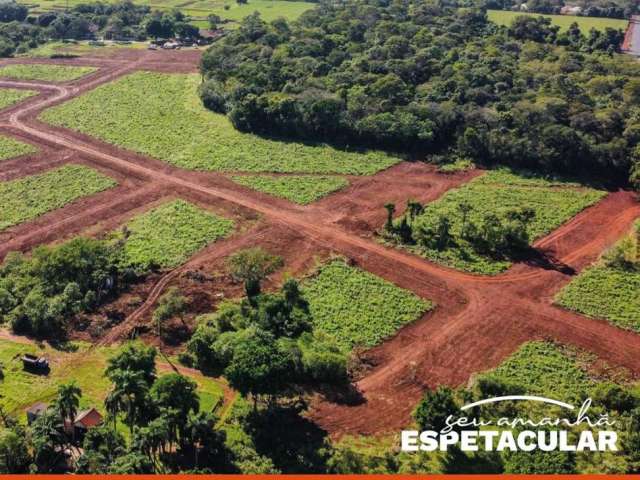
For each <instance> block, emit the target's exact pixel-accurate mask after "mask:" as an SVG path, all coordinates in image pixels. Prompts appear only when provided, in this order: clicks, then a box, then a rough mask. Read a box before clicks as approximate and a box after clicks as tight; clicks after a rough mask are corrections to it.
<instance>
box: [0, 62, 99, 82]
mask: <svg viewBox="0 0 640 480" xmlns="http://www.w3.org/2000/svg"><path fill="white" fill-rule="evenodd" d="M96 70H98V69H97V68H94V67H70V66H67V65H36V64H31V65H20V64H15V65H7V66H5V67H2V68H0V77H7V78H15V79H17V80H43V81H45V82H69V81H71V80H76V79H78V78H81V77H84V76H85V75H89V74H90V73H93V72H95V71H96Z"/></svg>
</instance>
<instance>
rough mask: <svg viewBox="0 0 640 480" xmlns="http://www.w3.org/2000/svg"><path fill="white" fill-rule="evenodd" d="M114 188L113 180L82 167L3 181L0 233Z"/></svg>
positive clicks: (0, 199)
mask: <svg viewBox="0 0 640 480" xmlns="http://www.w3.org/2000/svg"><path fill="white" fill-rule="evenodd" d="M115 185H116V182H115V181H114V180H113V179H111V178H109V177H106V176H104V175H102V174H101V173H98V172H97V171H95V170H92V169H90V168H87V167H84V166H82V165H65V166H64V167H61V168H58V169H55V170H49V171H47V172H44V173H40V174H37V175H31V176H28V177H23V178H19V179H17V180H11V181H9V182H1V183H0V205H2V208H1V209H0V231H2V230H4V229H5V228H8V227H11V226H13V225H17V224H19V223H22V222H26V221H27V220H31V219H34V218H36V217H38V216H40V215H43V214H45V213H47V212H50V211H51V210H55V209H57V208H61V207H64V206H65V205H67V204H68V203H71V202H73V201H74V200H77V199H78V198H81V197H86V196H88V195H92V194H94V193H98V192H101V191H103V190H107V189H108V188H111V187H113V186H115Z"/></svg>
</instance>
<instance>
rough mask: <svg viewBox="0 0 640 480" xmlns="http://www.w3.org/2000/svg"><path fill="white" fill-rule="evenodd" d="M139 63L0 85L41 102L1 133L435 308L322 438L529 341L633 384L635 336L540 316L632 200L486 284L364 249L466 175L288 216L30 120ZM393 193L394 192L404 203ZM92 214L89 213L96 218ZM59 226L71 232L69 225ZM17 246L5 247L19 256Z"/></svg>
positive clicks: (320, 408) (378, 428)
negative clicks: (229, 215) (188, 203)
mask: <svg viewBox="0 0 640 480" xmlns="http://www.w3.org/2000/svg"><path fill="white" fill-rule="evenodd" d="M148 61H149V60H148V56H146V55H143V56H142V58H141V59H138V60H137V61H135V62H131V63H127V64H123V65H121V64H120V63H113V64H109V65H107V64H106V63H105V64H103V69H102V71H101V72H100V73H99V74H96V75H92V76H91V78H89V79H87V80H86V81H85V82H82V81H80V82H76V83H75V84H74V85H52V84H43V83H41V82H40V83H38V84H34V83H29V82H10V81H0V86H7V87H17V88H37V89H39V90H40V91H41V95H39V96H38V97H37V98H34V99H31V100H29V101H26V102H24V105H23V106H21V107H20V108H14V109H11V110H10V111H9V112H8V115H0V120H1V119H2V118H6V121H7V123H8V126H10V127H11V129H13V130H16V131H19V132H21V133H22V134H24V135H25V136H28V138H33V139H37V140H38V141H40V142H42V143H43V144H46V145H50V146H52V147H53V148H57V149H62V150H69V151H74V152H77V153H79V154H80V155H81V156H82V157H83V158H86V159H89V161H94V162H95V163H96V165H101V166H108V168H111V169H113V170H115V171H118V172H120V174H122V175H125V176H131V177H134V178H136V179H138V180H139V181H140V182H141V183H142V184H143V185H145V187H143V188H149V189H150V190H153V189H155V188H160V187H162V188H170V189H173V190H175V191H182V192H186V193H188V194H189V195H194V196H197V197H198V198H199V199H202V201H206V202H210V204H211V205H219V204H220V203H221V202H224V203H226V204H230V205H235V206H237V207H238V208H241V209H244V210H246V211H251V212H255V213H258V214H260V215H261V216H262V217H263V221H264V222H266V223H267V224H274V225H276V224H281V225H283V226H286V227H287V228H290V229H292V230H295V231H296V232H299V233H300V234H302V235H304V236H305V238H306V240H307V241H308V242H309V243H310V244H313V245H316V246H318V247H319V248H323V249H326V250H328V251H333V252H336V253H339V254H342V255H345V256H347V257H349V258H351V259H353V260H354V261H355V263H356V264H358V265H359V266H360V267H362V268H364V269H366V270H368V271H371V272H373V273H375V274H377V275H379V276H381V277H383V278H385V279H388V280H390V281H392V282H394V283H396V284H397V285H399V286H401V287H403V288H407V289H410V290H412V291H414V292H415V293H417V294H418V295H420V296H422V297H425V298H429V299H432V300H434V301H435V302H436V304H437V308H436V309H435V311H434V312H431V313H429V314H427V315H425V316H424V317H423V318H422V319H420V320H418V321H416V322H414V323H413V324H411V325H409V326H407V327H406V328H404V329H402V330H401V331H400V332H399V333H398V334H397V335H396V336H395V337H394V338H392V339H390V340H389V341H387V342H385V343H383V344H382V345H380V346H378V347H376V348H374V349H372V350H371V351H370V352H369V355H370V357H371V358H372V360H373V363H374V364H375V366H374V368H373V369H372V370H371V371H370V372H369V373H368V374H367V375H366V376H365V377H364V378H363V379H362V380H361V381H360V382H359V383H358V384H357V387H358V388H359V390H360V391H361V392H362V394H363V401H362V402H361V403H360V404H359V405H355V406H354V405H350V406H348V405H340V404H336V403H330V402H327V401H318V402H317V403H316V404H315V405H314V409H313V411H312V413H311V416H312V417H313V418H314V419H315V421H316V422H317V423H318V424H319V425H321V426H322V427H324V428H326V429H327V430H328V431H330V432H331V433H332V434H335V435H342V434H345V433H351V434H358V433H366V434H371V433H380V432H386V431H397V429H399V428H401V427H402V426H403V425H405V424H406V423H407V421H408V420H409V415H410V412H411V409H412V408H413V406H414V405H415V403H416V402H417V400H418V399H419V397H420V395H421V393H422V391H423V390H424V389H425V388H427V387H434V386H437V385H440V384H448V385H460V384H462V383H465V382H466V381H468V379H469V377H470V376H471V375H472V374H473V373H475V372H477V371H480V370H484V369H488V368H492V367H495V366H496V365H498V364H499V363H500V361H502V360H503V359H504V358H505V357H506V356H508V355H509V354H510V353H512V352H514V351H515V350H516V349H517V348H518V347H519V346H520V345H521V344H522V343H523V342H525V341H527V340H531V339H541V338H551V339H556V340H558V341H561V342H564V343H569V344H574V345H577V346H579V347H581V348H585V349H587V350H590V351H593V352H595V353H596V354H597V355H599V356H600V357H602V358H603V359H604V360H607V361H609V362H612V363H613V364H615V365H620V366H624V367H626V368H628V369H629V370H630V371H631V372H632V373H633V374H636V375H640V356H638V355H634V354H633V352H638V351H640V336H638V335H636V334H633V333H629V332H626V331H623V330H620V329H618V328H615V327H613V326H611V325H610V324H608V323H606V322H602V321H597V320H590V319H587V318H584V317H581V316H578V315H574V314H572V313H570V312H566V311H563V310H561V309H559V308H556V307H554V306H552V305H551V303H552V298H553V294H554V293H555V292H557V290H558V289H559V288H561V287H562V286H563V285H564V284H566V283H567V282H568V281H569V280H570V279H571V274H572V272H577V271H579V270H580V269H582V268H584V266H586V265H587V264H588V263H589V262H592V261H593V260H594V259H595V258H597V256H598V255H599V254H600V253H601V251H602V250H603V249H604V248H606V247H607V246H609V245H611V244H613V243H614V242H615V241H616V239H617V238H619V236H620V235H621V234H622V233H623V232H624V231H626V230H628V229H629V228H630V226H631V224H632V222H633V220H634V219H635V218H637V217H638V216H640V204H638V202H637V200H636V199H635V197H634V195H633V194H632V193H630V192H625V191H618V192H612V193H611V194H610V195H609V196H608V197H607V198H606V199H605V200H603V201H602V202H600V203H598V204H597V205H595V206H593V207H590V208H588V209H586V210H585V211H584V212H583V213H581V214H580V215H578V216H576V217H575V218H574V219H572V220H571V221H570V222H568V223H567V224H565V225H563V226H562V227H560V228H559V229H557V230H556V231H555V232H553V233H552V234H551V235H549V236H547V237H546V238H543V239H541V240H539V241H538V242H536V244H535V247H536V248H537V249H538V250H539V251H540V252H541V258H540V259H539V260H538V261H536V262H531V263H530V264H517V265H515V266H514V267H513V268H512V269H510V270H509V271H507V272H506V273H504V274H502V275H498V276H495V277H486V276H478V275H472V274H468V273H464V272H460V271H456V270H453V269H449V268H446V267H443V266H440V265H436V264H434V263H431V262H428V261H426V260H424V259H422V258H419V257H416V256H414V255H411V254H409V253H406V252H403V251H399V250H396V249H392V248H388V247H385V246H383V245H381V244H379V243H377V242H376V241H375V240H372V239H371V238H368V237H369V236H370V231H371V226H372V225H375V224H376V223H377V222H379V219H380V215H381V214H382V213H381V212H382V209H379V208H378V206H377V205H378V204H379V203H380V202H384V201H385V200H386V198H381V197H380V195H383V194H384V195H386V194H387V193H388V194H389V195H391V196H393V199H394V200H396V201H402V200H403V199H406V198H405V197H406V195H407V194H408V195H410V196H416V197H418V198H419V199H420V200H421V201H430V200H433V199H435V198H437V197H438V196H439V195H441V194H442V193H444V192H445V191H446V190H448V189H449V188H452V187H454V186H456V185H458V184H460V183H463V182H465V181H468V180H469V178H471V176H472V175H473V174H469V175H465V174H461V175H458V176H451V177H448V176H443V175H440V174H437V173H436V172H434V171H432V170H431V171H430V170H428V169H427V168H426V167H420V166H417V164H402V165H399V166H396V167H392V168H391V169H389V170H388V171H386V172H383V173H381V174H379V175H376V176H374V177H370V178H363V179H356V180H354V183H353V185H352V186H351V187H349V189H346V190H345V191H344V192H341V193H338V194H336V195H335V196H331V197H329V198H327V199H325V200H322V201H320V202H318V203H317V204H315V205H312V206H309V207H299V206H294V205H289V204H287V203H286V202H283V201H282V200H277V199H270V198H269V197H266V196H265V195H263V194H259V193H257V192H253V191H251V190H248V189H246V188H244V187H240V186H238V185H236V184H234V183H232V182H230V181H228V180H227V179H225V178H224V177H223V176H221V175H219V174H215V173H197V172H185V171H183V170H180V169H177V168H173V167H171V166H169V165H166V164H162V163H160V162H158V161H157V160H154V159H151V158H146V157H143V156H141V155H138V154H132V153H131V154H129V153H127V152H123V151H122V150H121V149H118V148H116V147H111V146H108V145H106V144H104V143H103V142H100V141H97V140H94V139H91V138H90V137H87V136H83V135H80V134H77V133H74V132H70V131H68V130H64V129H60V128H54V127H51V126H48V125H45V124H43V123H41V122H38V121H37V120H36V116H37V114H38V113H39V112H40V111H41V110H42V109H44V108H47V107H49V106H51V105H53V104H56V103H60V102H62V101H67V100H68V99H70V98H72V97H74V96H76V95H78V94H79V93H81V92H84V91H86V90H88V89H90V88H94V87H95V86H97V85H99V84H102V83H104V82H107V81H111V80H113V79H114V78H117V77H118V76H120V75H123V74H126V73H127V72H130V71H133V70H136V69H138V68H143V67H144V65H145V62H148ZM147 64H148V63H147ZM403 175H404V177H403ZM385 176H387V177H386V180H385ZM394 178H404V179H406V181H411V179H412V178H413V179H415V183H414V184H411V185H410V186H409V187H407V188H406V189H405V190H400V189H401V188H402V185H401V184H400V183H399V184H398V186H397V188H398V190H397V191H396V190H393V191H391V192H387V191H385V190H384V189H385V188H386V189H388V188H389V185H392V182H393V179H394ZM376 182H378V183H376ZM398 192H404V196H403V195H401V194H400V193H398ZM132 195H133V193H132ZM95 208H96V209H97V212H96V213H99V211H100V209H99V207H97V206H96V207H95ZM109 208H110V207H109V206H105V207H104V209H105V210H108V209H109ZM91 213H93V212H87V214H88V215H90V214H91ZM350 218H356V219H357V221H350ZM62 222H68V223H69V224H71V223H73V221H72V220H70V219H68V220H67V219H65V220H62ZM605 225H606V228H603V226H605ZM60 226H62V227H63V226H64V224H61V225H60ZM24 235H26V236H28V235H29V233H25V234H24ZM245 235H246V236H245V237H243V236H242V235H240V236H239V237H238V238H234V239H233V240H230V241H228V242H226V243H225V242H222V243H221V244H220V245H215V246H212V247H211V248H210V249H208V250H207V252H204V253H201V254H199V255H198V256H196V257H194V259H192V260H191V261H190V262H188V263H187V264H185V266H182V267H179V268H178V269H176V270H174V271H172V272H169V273H167V274H166V276H165V277H163V278H162V279H161V280H160V281H159V282H158V284H157V285H156V286H155V287H154V288H153V289H152V290H151V293H150V294H149V296H148V297H147V298H146V301H145V302H144V304H143V305H142V306H141V307H140V308H139V309H138V310H137V311H136V312H134V313H133V314H132V315H130V316H129V318H127V320H126V321H125V322H123V323H122V324H121V325H120V326H117V327H115V328H113V329H112V330H111V331H110V332H109V333H108V334H107V335H106V336H105V337H104V338H103V339H102V341H101V344H108V343H110V342H113V341H115V340H118V339H120V338H122V337H123V336H126V333H127V332H128V331H129V330H130V329H131V327H132V326H133V325H135V324H136V322H137V321H138V320H139V319H140V318H141V317H142V316H143V315H145V314H148V312H149V309H150V308H152V306H153V305H154V304H155V301H156V300H157V298H158V297H159V295H161V293H162V292H163V290H164V288H165V286H166V285H168V284H169V283H171V281H173V280H174V279H175V278H176V277H177V276H178V275H179V274H180V273H181V272H183V271H184V270H185V269H187V268H189V266H190V265H192V264H193V263H197V262H203V261H204V262H206V261H212V260H213V259H219V258H221V257H223V256H225V255H228V254H229V253H231V252H232V251H233V250H235V249H237V248H238V246H239V245H243V244H251V242H252V241H253V240H254V239H252V238H251V233H250V232H249V233H247V234H245ZM36 236H38V235H37V234H36ZM21 238H22V240H21ZM24 238H26V237H24ZM24 238H23V236H21V237H20V238H16V239H14V240H12V241H13V242H14V243H15V244H16V245H18V244H20V242H21V241H24ZM243 238H244V239H245V240H243ZM247 239H248V240H247Z"/></svg>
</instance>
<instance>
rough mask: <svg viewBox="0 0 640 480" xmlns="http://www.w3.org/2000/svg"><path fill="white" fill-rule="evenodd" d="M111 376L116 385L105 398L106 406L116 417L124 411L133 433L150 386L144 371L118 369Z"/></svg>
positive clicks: (126, 421)
mask: <svg viewBox="0 0 640 480" xmlns="http://www.w3.org/2000/svg"><path fill="white" fill-rule="evenodd" d="M111 378H112V380H113V384H114V387H113V390H112V391H111V392H110V393H109V395H108V396H107V399H106V400H105V407H106V409H107V411H108V412H109V413H110V414H112V415H113V416H114V418H115V417H116V415H117V414H118V413H124V414H125V419H124V421H125V423H126V424H127V425H129V429H130V431H131V433H132V434H133V427H134V425H135V424H136V423H138V421H139V420H140V418H141V417H142V412H143V411H144V409H145V407H146V405H145V403H146V400H147V396H148V393H149V388H148V386H147V383H146V382H145V380H144V376H143V374H142V372H132V371H131V370H118V371H114V372H112V376H111ZM114 425H115V420H114Z"/></svg>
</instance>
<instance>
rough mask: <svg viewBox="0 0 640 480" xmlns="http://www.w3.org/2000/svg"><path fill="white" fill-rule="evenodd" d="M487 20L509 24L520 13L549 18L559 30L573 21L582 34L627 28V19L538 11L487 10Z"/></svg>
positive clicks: (563, 29)
mask: <svg viewBox="0 0 640 480" xmlns="http://www.w3.org/2000/svg"><path fill="white" fill-rule="evenodd" d="M487 14H488V16H489V20H491V21H492V22H494V23H497V24H498V25H506V26H509V25H511V23H512V22H513V20H514V19H515V18H516V17H518V16H520V15H537V16H541V17H546V18H550V19H551V23H552V24H553V25H557V26H559V27H560V31H565V30H568V29H569V27H570V26H571V24H572V23H573V22H576V23H577V24H578V26H579V27H580V30H581V31H582V33H583V34H585V35H588V34H589V30H591V29H592V28H595V29H596V30H602V31H604V30H605V29H606V28H613V29H620V30H624V29H626V28H627V20H621V19H617V18H603V17H576V16H571V15H543V14H540V13H526V12H511V11H505V10H488V12H487Z"/></svg>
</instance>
